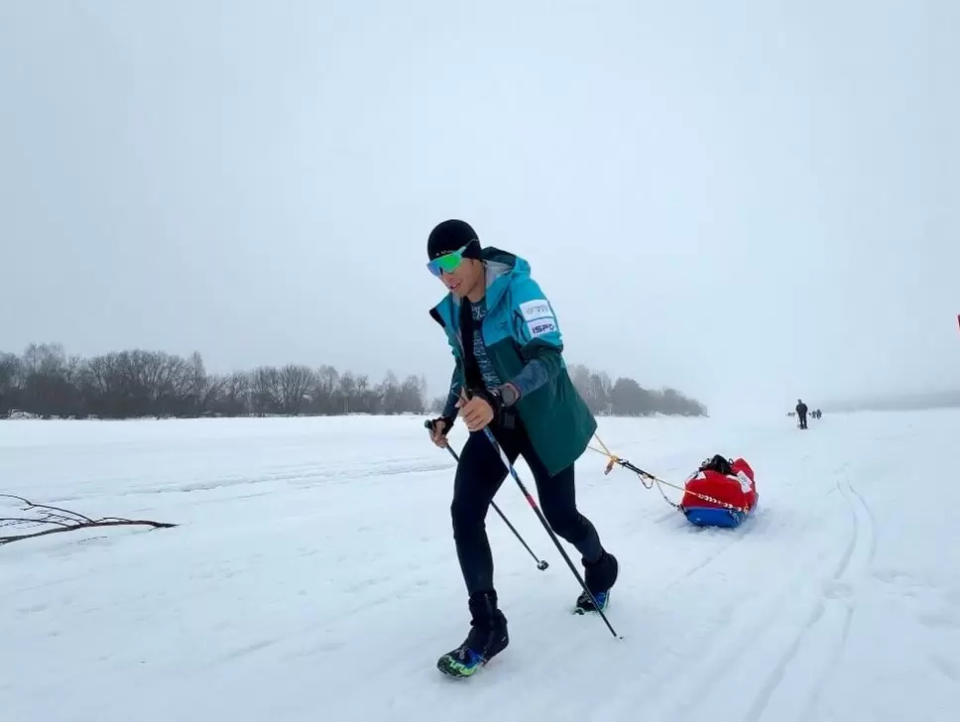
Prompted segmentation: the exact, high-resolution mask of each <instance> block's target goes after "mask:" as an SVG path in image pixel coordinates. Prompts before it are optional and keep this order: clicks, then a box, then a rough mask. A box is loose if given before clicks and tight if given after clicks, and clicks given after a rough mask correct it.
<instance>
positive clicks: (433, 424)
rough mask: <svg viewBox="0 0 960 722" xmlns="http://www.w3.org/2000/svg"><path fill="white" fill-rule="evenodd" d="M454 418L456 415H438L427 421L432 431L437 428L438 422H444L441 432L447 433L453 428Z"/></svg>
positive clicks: (442, 433)
mask: <svg viewBox="0 0 960 722" xmlns="http://www.w3.org/2000/svg"><path fill="white" fill-rule="evenodd" d="M454 418H455V417H452V416H438V417H437V418H435V419H430V421H428V422H427V428H428V429H430V431H433V430H434V429H435V428H437V424H440V423H442V424H443V425H444V426H443V427H442V428H441V429H440V434H441V435H446V434H447V433H449V431H450V429H452V428H453V422H454Z"/></svg>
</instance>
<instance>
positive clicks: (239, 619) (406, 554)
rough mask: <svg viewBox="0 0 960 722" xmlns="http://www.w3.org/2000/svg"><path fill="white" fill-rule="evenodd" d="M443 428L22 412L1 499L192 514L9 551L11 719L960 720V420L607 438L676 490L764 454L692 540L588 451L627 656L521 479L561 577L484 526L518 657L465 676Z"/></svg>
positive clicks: (520, 514)
mask: <svg viewBox="0 0 960 722" xmlns="http://www.w3.org/2000/svg"><path fill="white" fill-rule="evenodd" d="M421 424H422V419H417V418H414V417H400V418H389V419H382V418H364V417H349V418H334V419H261V420H257V419H238V420H197V421H156V422H154V421H133V422H70V421H64V422H54V421H51V422H42V421H8V422H0V491H4V492H12V493H18V494H21V495H25V496H28V497H30V498H32V499H34V500H35V501H38V502H46V503H52V504H56V505H60V506H66V507H70V508H73V509H75V510H77V511H80V512H84V513H87V514H91V515H122V516H131V517H146V518H153V519H156V520H158V521H171V522H177V523H178V524H180V526H179V527H177V528H175V529H169V530H158V531H146V530H143V529H140V528H133V529H126V528H118V529H106V530H91V531H90V532H89V533H86V532H84V533H78V532H71V533H67V534H57V535H53V536H50V537H46V538H42V539H32V540H27V541H22V542H17V543H14V544H10V545H7V546H2V547H0V719H2V720H3V722H32V721H34V720H37V721H39V720H43V721H44V722H52V721H59V720H70V721H75V720H76V721H91V722H93V721H96V722H104V721H109V722H113V721H115V720H116V721H118V722H119V721H121V720H124V721H126V720H131V719H136V720H138V721H140V722H152V721H154V720H157V721H160V720H163V721H164V722H169V721H170V720H176V721H177V722H182V721H185V720H204V721H208V720H221V719H222V720H231V722H243V721H245V720H250V721H251V722H253V721H256V722H262V721H263V720H264V719H268V720H272V721H275V722H286V721H288V720H289V721H292V722H299V721H300V720H304V721H306V720H309V721H310V722H317V721H319V720H369V719H384V720H393V719H399V720H404V719H416V720H433V719H442V720H450V719H484V720H486V719H496V720H527V721H533V720H552V721H557V720H577V721H578V722H582V721H583V720H631V721H636V720H656V721H658V722H659V721H663V720H671V721H672V720H698V719H701V720H702V719H717V720H738V721H739V720H746V721H750V722H752V721H754V720H771V721H774V722H788V721H791V720H841V721H843V722H853V721H855V720H891V721H898V722H899V721H902V720H909V721H910V722H920V721H921V720H944V721H945V720H953V719H957V718H958V715H957V713H956V712H955V710H954V707H956V706H957V704H958V703H960V651H958V650H960V523H958V518H957V515H958V513H960V479H958V476H957V472H956V466H957V461H958V459H957V456H956V454H957V449H958V448H960V447H958V442H957V439H958V438H960V412H958V411H956V410H951V411H936V412H917V413H888V414H881V413H874V414H867V413H863V414H853V415H828V416H826V417H824V419H823V420H822V421H819V422H817V421H811V428H810V430H809V431H807V432H800V431H799V430H797V429H796V427H795V426H794V425H793V422H792V421H791V420H789V419H786V418H775V419H769V420H765V421H763V422H757V423H755V424H754V425H745V424H739V425H738V424H731V423H725V422H723V421H722V420H716V419H703V420H680V419H646V420H627V419H604V420H602V422H601V436H602V438H603V439H604V441H605V442H606V443H607V445H608V446H610V447H611V449H613V450H614V451H616V452H618V453H620V454H621V455H623V456H626V457H627V458H629V459H630V460H632V461H633V462H635V463H636V464H638V465H639V466H641V467H643V468H646V469H647V470H649V471H652V472H654V473H658V474H660V475H661V476H663V477H665V478H668V479H671V480H676V481H682V479H683V478H684V477H685V476H686V475H687V474H688V473H689V472H690V471H692V470H693V468H694V467H695V466H696V465H697V463H698V462H699V461H700V460H701V459H703V458H704V457H706V456H709V455H712V454H713V453H715V452H719V453H723V454H725V455H743V456H744V457H745V458H746V459H747V460H748V461H750V462H751V464H752V465H753V467H754V469H755V470H756V474H757V485H758V489H759V492H760V508H759V511H758V512H757V514H756V515H755V516H754V517H753V518H752V519H750V520H748V521H747V522H746V523H745V524H744V525H743V526H742V527H740V528H739V529H737V530H732V531H729V530H716V529H706V530H704V529H696V528H693V527H691V526H689V525H688V524H687V523H686V521H685V520H684V519H683V517H682V516H681V515H680V514H679V513H677V512H675V511H673V510H671V509H670V507H668V506H667V505H666V504H664V503H663V500H662V499H661V498H660V496H659V494H657V493H656V491H647V490H645V489H644V488H643V487H642V486H641V485H640V484H639V482H638V481H637V480H636V478H635V477H633V476H631V475H630V474H629V473H627V472H625V471H618V472H615V473H614V474H612V475H611V476H609V477H605V476H604V475H603V473H602V470H603V465H604V461H603V459H602V458H601V457H599V456H597V455H594V454H592V453H589V452H588V455H586V456H584V457H583V458H582V459H581V461H580V462H579V465H578V475H579V486H578V490H579V503H580V506H581V509H582V511H583V512H584V513H585V514H587V515H588V516H589V517H590V518H591V519H593V520H594V522H595V523H596V525H597V527H598V529H599V530H600V534H601V537H602V539H603V541H604V542H605V544H606V546H607V547H608V548H609V549H610V550H612V551H613V552H615V553H616V554H617V555H618V557H619V558H620V562H621V579H620V582H619V583H618V584H617V586H616V588H615V592H614V595H613V601H612V603H611V606H610V610H609V611H610V619H611V621H612V623H613V624H614V626H615V627H616V629H617V631H618V633H620V634H621V635H623V637H624V639H623V640H622V641H618V640H615V639H614V638H613V637H611V636H610V634H609V633H608V632H607V631H606V629H605V628H604V627H603V625H602V623H601V622H600V620H599V619H596V618H593V617H575V616H573V615H571V614H570V608H571V606H572V603H573V601H574V599H575V597H576V596H577V592H578V590H577V588H576V586H575V583H574V581H573V579H572V577H571V575H570V574H569V571H568V570H567V569H566V568H565V566H564V565H563V563H562V561H561V560H560V558H559V556H558V554H557V553H556V550H555V549H554V548H552V546H551V544H550V542H549V540H548V539H547V537H546V535H545V534H544V533H543V531H542V529H540V528H539V526H538V523H537V521H536V519H535V518H534V517H533V515H532V514H531V512H530V511H529V509H528V508H527V507H526V505H525V503H524V502H523V500H522V498H521V497H520V494H519V493H518V491H517V490H516V488H515V486H514V485H513V483H512V482H511V481H509V480H508V481H507V482H505V484H504V486H503V488H502V489H501V491H500V493H499V495H498V497H497V501H498V503H500V505H501V507H502V508H503V510H504V511H505V512H506V513H507V514H508V515H509V517H510V518H511V520H512V521H513V522H514V524H515V525H516V526H517V527H518V528H519V529H520V531H521V532H522V533H523V534H524V536H525V537H526V538H527V540H528V542H529V543H530V544H531V546H532V547H533V548H534V551H535V552H537V553H538V554H539V555H540V556H542V557H544V558H546V559H547V560H548V561H549V562H550V565H551V566H550V569H549V570H547V571H545V572H541V571H538V570H537V569H536V568H535V566H534V562H533V560H532V559H531V558H530V557H529V556H528V555H527V553H526V552H525V551H524V550H523V548H522V547H521V546H520V545H519V544H518V542H517V541H516V540H515V539H514V538H513V537H512V536H511V535H510V533H509V531H508V530H507V529H506V528H505V527H504V525H503V524H502V523H501V521H500V520H499V519H498V518H497V517H496V516H495V515H493V514H491V515H490V517H489V518H488V528H489V529H490V533H491V539H492V544H493V547H494V555H495V559H496V564H497V584H498V589H499V592H500V599H501V604H502V607H503V609H504V611H505V613H506V615H507V617H508V619H509V620H510V635H511V643H510V647H509V648H508V649H507V650H506V651H505V652H504V653H503V654H502V655H500V656H499V657H497V658H496V659H495V660H494V661H493V662H491V664H490V665H489V666H488V667H487V668H486V669H485V670H483V671H481V672H480V673H479V674H478V675H477V676H475V677H474V678H472V679H470V680H466V681H454V680H450V679H447V678H444V677H443V676H441V675H440V674H439V673H438V672H437V671H436V669H435V668H434V664H435V661H436V658H437V657H438V656H439V655H440V654H441V653H442V652H444V651H447V650H448V649H450V648H452V647H454V646H456V645H457V644H459V642H460V641H461V640H462V638H463V637H464V636H465V634H466V631H467V613H466V598H465V592H464V590H463V587H462V582H461V580H460V577H459V572H458V569H457V563H456V557H455V554H454V549H453V541H452V538H451V532H450V522H449V512H448V506H449V502H450V493H451V480H452V471H453V466H452V461H451V460H450V459H449V457H448V456H447V455H446V454H445V453H444V452H442V451H440V450H438V449H435V448H434V447H432V446H431V445H429V444H428V442H427V440H426V438H425V432H424V430H423V428H422V426H421ZM463 434H464V432H463V429H462V427H460V428H459V429H458V432H457V433H456V434H455V436H454V444H455V445H456V446H457V447H459V446H460V445H461V444H462V442H463V438H464V436H463ZM519 470H520V472H521V474H525V475H527V480H528V481H530V479H529V475H528V473H527V472H526V467H525V466H524V465H523V464H521V465H520V466H519ZM530 486H531V488H532V486H533V484H532V483H530ZM671 493H672V492H671ZM675 498H676V497H675ZM5 510H9V507H5Z"/></svg>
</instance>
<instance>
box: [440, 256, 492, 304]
mask: <svg viewBox="0 0 960 722" xmlns="http://www.w3.org/2000/svg"><path fill="white" fill-rule="evenodd" d="M482 269H483V263H481V262H480V261H477V260H474V259H473V258H464V259H463V261H462V262H461V263H460V265H459V266H457V267H456V268H455V269H454V270H453V271H444V272H443V273H442V274H441V276H440V280H441V281H443V285H444V286H446V287H447V290H448V291H450V293H452V294H453V295H454V296H457V297H458V298H463V297H464V296H466V295H467V293H469V292H470V290H471V289H472V288H473V287H474V286H476V284H477V280H478V277H479V274H480V273H481V272H482Z"/></svg>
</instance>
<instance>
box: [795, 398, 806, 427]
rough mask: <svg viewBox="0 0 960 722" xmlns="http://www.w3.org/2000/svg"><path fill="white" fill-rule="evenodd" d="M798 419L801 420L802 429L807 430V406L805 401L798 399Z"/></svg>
mask: <svg viewBox="0 0 960 722" xmlns="http://www.w3.org/2000/svg"><path fill="white" fill-rule="evenodd" d="M797 418H799V419H800V428H801V429H805V428H807V405H806V404H805V403H803V399H797Z"/></svg>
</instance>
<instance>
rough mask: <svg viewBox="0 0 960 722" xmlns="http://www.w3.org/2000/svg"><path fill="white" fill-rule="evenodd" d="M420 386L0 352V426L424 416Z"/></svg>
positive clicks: (131, 356)
mask: <svg viewBox="0 0 960 722" xmlns="http://www.w3.org/2000/svg"><path fill="white" fill-rule="evenodd" d="M425 393H426V382H425V381H424V379H423V378H422V377H418V376H408V377H407V378H406V379H404V380H403V381H402V382H401V381H399V380H398V379H397V377H396V376H395V375H394V374H393V373H388V374H387V375H386V377H385V378H384V379H383V381H381V382H380V383H376V384H373V383H371V382H370V379H369V378H368V377H367V376H364V375H355V374H352V373H350V372H345V373H343V374H341V373H339V372H338V371H337V370H336V369H335V368H333V367H332V366H321V367H319V368H311V367H309V366H302V365H296V364H288V365H286V366H282V367H274V366H261V367H259V368H256V369H254V370H253V371H248V372H246V371H245V372H236V373H232V374H208V373H207V372H206V371H205V369H204V366H203V359H202V358H201V357H200V354H199V353H193V354H192V355H191V356H189V357H188V358H183V357H181V356H177V355H174V354H168V353H164V352H162V351H141V350H131V351H119V352H114V353H108V354H104V355H102V356H95V357H93V358H89V359H85V358H80V357H76V356H72V357H67V355H66V354H65V353H64V350H63V347H62V346H60V345H59V344H39V345H38V344H31V345H30V346H29V347H28V348H27V350H26V351H25V352H24V353H23V354H22V355H21V356H17V355H15V354H12V353H3V352H0V418H3V417H5V416H8V415H9V414H10V413H11V412H12V411H14V410H18V411H24V412H28V413H31V414H37V415H39V416H43V417H53V416H58V417H75V418H86V417H91V416H94V417H99V418H110V419H123V418H131V417H140V416H155V417H158V418H159V417H198V416H266V415H299V414H303V415H333V414H345V413H370V414H397V413H404V412H412V413H422V412H423V411H424V397H425Z"/></svg>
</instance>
